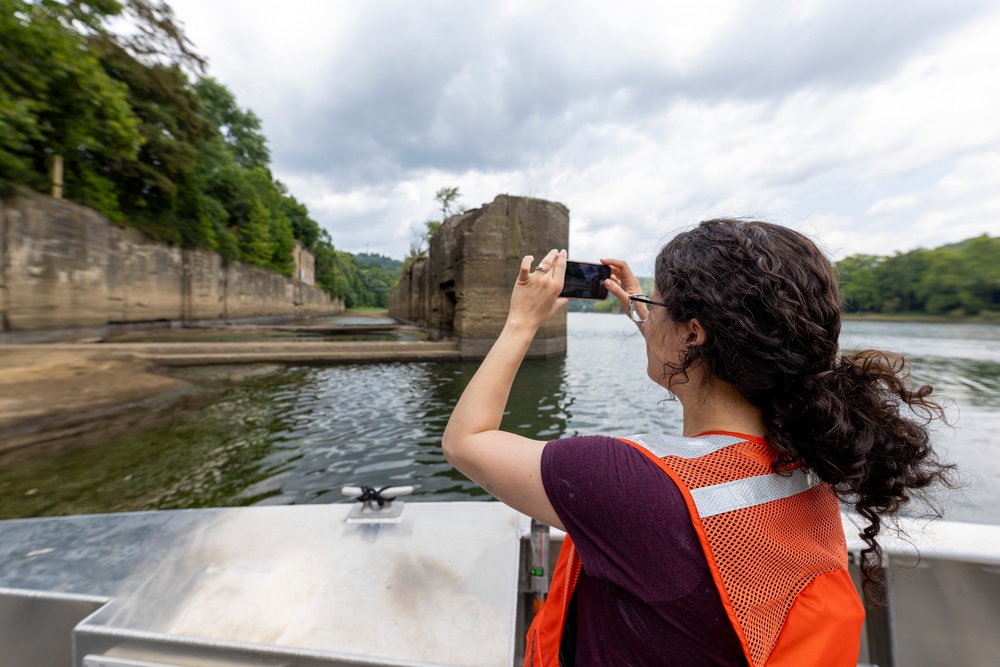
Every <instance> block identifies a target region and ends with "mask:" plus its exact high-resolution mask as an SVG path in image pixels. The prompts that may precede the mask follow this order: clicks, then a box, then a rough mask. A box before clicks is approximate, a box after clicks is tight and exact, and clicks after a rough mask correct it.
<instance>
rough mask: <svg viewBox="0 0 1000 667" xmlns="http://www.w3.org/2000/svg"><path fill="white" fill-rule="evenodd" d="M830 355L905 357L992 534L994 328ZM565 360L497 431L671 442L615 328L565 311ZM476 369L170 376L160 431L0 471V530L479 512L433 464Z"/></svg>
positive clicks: (537, 381)
mask: <svg viewBox="0 0 1000 667" xmlns="http://www.w3.org/2000/svg"><path fill="white" fill-rule="evenodd" d="M841 342H842V346H843V347H852V348H853V347H877V348H882V349H889V350H893V351H898V352H902V353H904V354H906V355H907V356H908V357H909V358H910V359H911V360H912V362H913V364H914V376H915V379H916V380H917V381H920V382H928V383H930V384H932V385H933V386H934V387H935V389H936V392H937V393H939V394H940V395H941V396H943V397H945V398H946V399H947V402H948V405H949V408H948V412H949V415H950V418H951V421H952V424H951V425H950V426H946V427H941V428H939V429H938V430H937V431H936V432H935V434H934V438H935V446H936V447H937V448H938V449H939V450H940V451H941V453H942V454H943V456H944V457H945V458H947V459H949V460H951V461H954V462H955V463H957V464H958V465H959V467H960V470H961V473H962V475H961V479H962V481H963V483H964V487H963V489H962V490H961V491H960V492H957V493H949V494H948V495H947V497H943V498H942V499H941V502H942V505H943V509H944V511H945V514H946V516H947V517H948V518H951V519H956V520H963V521H973V522H980V523H996V524H1000V435H998V434H1000V326H993V325H985V324H958V323H956V324H951V323H897V322H889V323H887V322H860V321H852V322H847V323H846V324H845V327H844V334H843V338H842V341H841ZM568 347H569V349H568V353H567V355H566V357H565V358H559V359H549V360H538V361H528V362H526V363H525V364H524V366H523V367H522V370H521V372H520V374H519V375H518V377H517V380H516V381H515V386H514V389H513V391H512V399H511V402H510V404H509V405H508V412H507V413H506V415H505V417H504V427H505V428H507V429H510V430H513V431H515V432H518V433H522V434H524V435H528V436H531V437H536V438H541V439H550V438H558V437H563V436H570V435H577V434H589V433H602V434H608V435H630V434H634V433H644V432H657V431H658V432H665V433H679V432H680V426H681V424H680V410H679V407H680V406H679V405H678V404H677V403H676V402H674V401H671V400H669V396H668V395H667V393H666V392H665V391H664V390H663V389H661V388H660V387H658V386H657V385H656V384H654V383H653V382H651V381H650V380H648V379H647V378H646V376H645V367H646V358H645V351H644V346H643V342H642V340H641V338H640V337H639V336H638V335H637V334H636V333H635V331H634V328H633V326H632V324H631V322H629V321H628V319H627V318H625V317H623V316H613V315H595V314H585V313H570V315H569V340H568ZM477 366H478V364H476V363H412V364H399V363H393V364H373V365H348V366H330V367H289V368H283V367H260V368H245V367H241V368H231V367H228V368H227V367H202V368H189V369H182V370H180V371H177V372H176V374H177V375H178V376H180V377H182V378H184V379H186V380H188V381H190V382H192V383H195V384H198V385H201V386H203V387H205V389H206V391H205V392H204V394H203V399H202V404H201V405H200V406H196V407H191V406H190V405H189V406H188V407H187V409H186V410H185V411H184V412H182V413H178V414H175V415H172V416H171V420H170V421H169V423H168V424H167V425H165V426H161V427H157V428H155V429H153V430H151V431H148V432H144V433H140V434H135V435H131V436H128V437H123V438H117V439H113V440H110V441H108V442H106V443H103V444H101V445H98V446H91V447H83V448H75V449H70V450H68V451H66V452H63V453H61V454H58V455H56V456H50V457H47V458H44V459H40V460H35V461H28V462H24V463H21V464H18V465H16V466H14V467H8V468H6V469H2V470H0V518H15V517H29V516H49V515H60V514H74V513H92V512H117V511H133V510H144V509H174V508H188V507H219V506H239V505H253V504H303V503H329V502H344V499H343V498H341V497H340V488H341V487H342V486H345V485H356V484H368V485H383V484H413V485H415V486H416V487H417V493H416V494H415V495H414V496H413V498H412V499H413V500H414V501H420V500H490V498H489V496H487V495H485V493H484V492H483V491H481V490H480V489H478V488H477V487H476V486H475V485H474V484H472V483H471V482H470V481H469V480H467V479H466V478H465V477H464V476H462V475H461V474H460V473H458V472H457V471H455V470H454V469H453V468H451V466H449V465H448V464H447V462H445V460H444V458H443V457H442V455H441V450H440V438H441V433H442V431H443V430H444V426H445V423H446V422H447V419H448V415H449V413H450V411H451V409H452V407H453V406H454V404H455V402H456V401H457V400H458V397H459V395H460V394H461V392H462V389H463V388H464V387H465V385H466V383H467V382H468V381H469V380H470V378H471V376H472V374H473V373H474V372H475V370H476V368H477Z"/></svg>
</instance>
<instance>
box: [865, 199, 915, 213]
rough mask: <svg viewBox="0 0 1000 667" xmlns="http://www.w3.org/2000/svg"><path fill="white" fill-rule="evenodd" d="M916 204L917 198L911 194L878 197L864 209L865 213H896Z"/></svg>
mask: <svg viewBox="0 0 1000 667" xmlns="http://www.w3.org/2000/svg"><path fill="white" fill-rule="evenodd" d="M916 205H917V198H916V197H912V196H909V195H907V196H903V197H887V198H885V199H879V200H878V201H877V202H875V203H874V204H872V205H871V206H869V207H868V210H867V211H865V215H881V214H883V213H898V212H899V211H906V210H908V209H911V208H913V207H914V206H916Z"/></svg>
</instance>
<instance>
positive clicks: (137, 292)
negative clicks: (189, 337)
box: [0, 195, 344, 333]
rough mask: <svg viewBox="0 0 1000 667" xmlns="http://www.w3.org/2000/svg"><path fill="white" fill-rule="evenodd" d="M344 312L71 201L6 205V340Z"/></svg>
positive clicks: (323, 297) (281, 279)
mask: <svg viewBox="0 0 1000 667" xmlns="http://www.w3.org/2000/svg"><path fill="white" fill-rule="evenodd" d="M343 310H344V304H343V302H342V301H340V300H331V299H330V297H329V296H327V294H326V293H325V292H323V291H322V290H320V289H318V288H316V287H312V286H309V285H306V284H303V283H301V282H299V281H296V280H293V279H292V278H288V277H286V276H282V275H279V274H276V273H272V272H270V271H265V270H263V269H258V268H255V267H250V266H246V265H243V264H240V263H233V264H230V265H229V266H223V263H222V258H221V257H220V256H219V255H218V254H216V253H214V252H211V251H208V250H193V249H181V248H176V247H172V246H168V245H164V244H161V243H156V242H153V241H151V240H149V239H148V238H147V237H146V236H145V235H144V234H142V232H140V231H139V230H137V229H133V228H125V229H123V228H120V227H116V226H114V225H112V224H110V223H109V222H108V220H107V218H105V217H104V216H103V215H101V214H99V213H97V212H96V211H93V210H91V209H88V208H86V207H84V206H80V205H78V204H74V203H72V202H68V201H66V200H62V199H53V198H50V197H44V196H41V195H38V196H34V195H33V196H25V197H18V198H17V199H13V200H5V201H2V202H0V332H4V333H6V332H28V331H39V330H51V329H79V328H95V327H97V328H99V327H104V326H106V325H108V324H115V323H134V322H151V321H157V320H169V321H195V320H218V319H234V318H251V317H269V316H282V315H299V314H307V313H337V312H343Z"/></svg>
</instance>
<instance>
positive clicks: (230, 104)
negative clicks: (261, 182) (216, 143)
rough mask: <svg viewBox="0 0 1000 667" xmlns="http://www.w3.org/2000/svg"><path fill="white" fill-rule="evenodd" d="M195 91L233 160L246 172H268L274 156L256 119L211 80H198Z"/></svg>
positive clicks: (228, 92) (227, 90)
mask: <svg viewBox="0 0 1000 667" xmlns="http://www.w3.org/2000/svg"><path fill="white" fill-rule="evenodd" d="M194 91H195V93H196V94H197V95H198V99H199V100H201V105H202V110H203V112H204V114H205V116H206V118H207V119H208V121H209V122H210V123H211V124H212V126H213V127H215V129H216V130H217V131H218V132H219V134H220V135H221V136H222V140H223V141H224V142H225V144H226V146H227V148H228V149H229V151H230V152H231V153H232V156H233V159H235V160H236V162H237V163H238V164H239V165H240V166H243V167H246V168H247V169H253V168H255V167H261V168H265V169H266V168H267V167H268V165H269V163H270V161H271V153H270V151H269V150H268V148H267V139H266V138H265V137H264V134H263V132H261V125H260V119H259V118H258V117H257V115H256V114H255V113H254V112H253V111H250V110H249V109H241V108H240V107H239V105H238V104H237V103H236V96H235V95H233V93H232V92H231V91H230V90H229V89H228V88H226V87H225V86H224V85H222V84H221V83H219V82H218V81H216V80H215V79H213V78H212V77H201V78H200V79H198V81H197V82H196V83H195V84H194Z"/></svg>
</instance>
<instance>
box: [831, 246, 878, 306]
mask: <svg viewBox="0 0 1000 667" xmlns="http://www.w3.org/2000/svg"><path fill="white" fill-rule="evenodd" d="M881 263H882V258H881V257H876V256H874V255H852V256H850V257H845V258H844V259H842V260H840V261H839V262H837V265H836V268H837V275H838V278H839V280H840V289H841V291H842V292H843V298H844V305H845V307H846V308H847V309H848V310H852V311H856V312H862V311H874V312H878V311H880V310H881V309H882V307H883V304H884V302H885V299H884V297H883V296H882V294H881V292H880V290H879V285H878V277H877V275H876V270H877V269H878V266H879V264H881Z"/></svg>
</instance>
